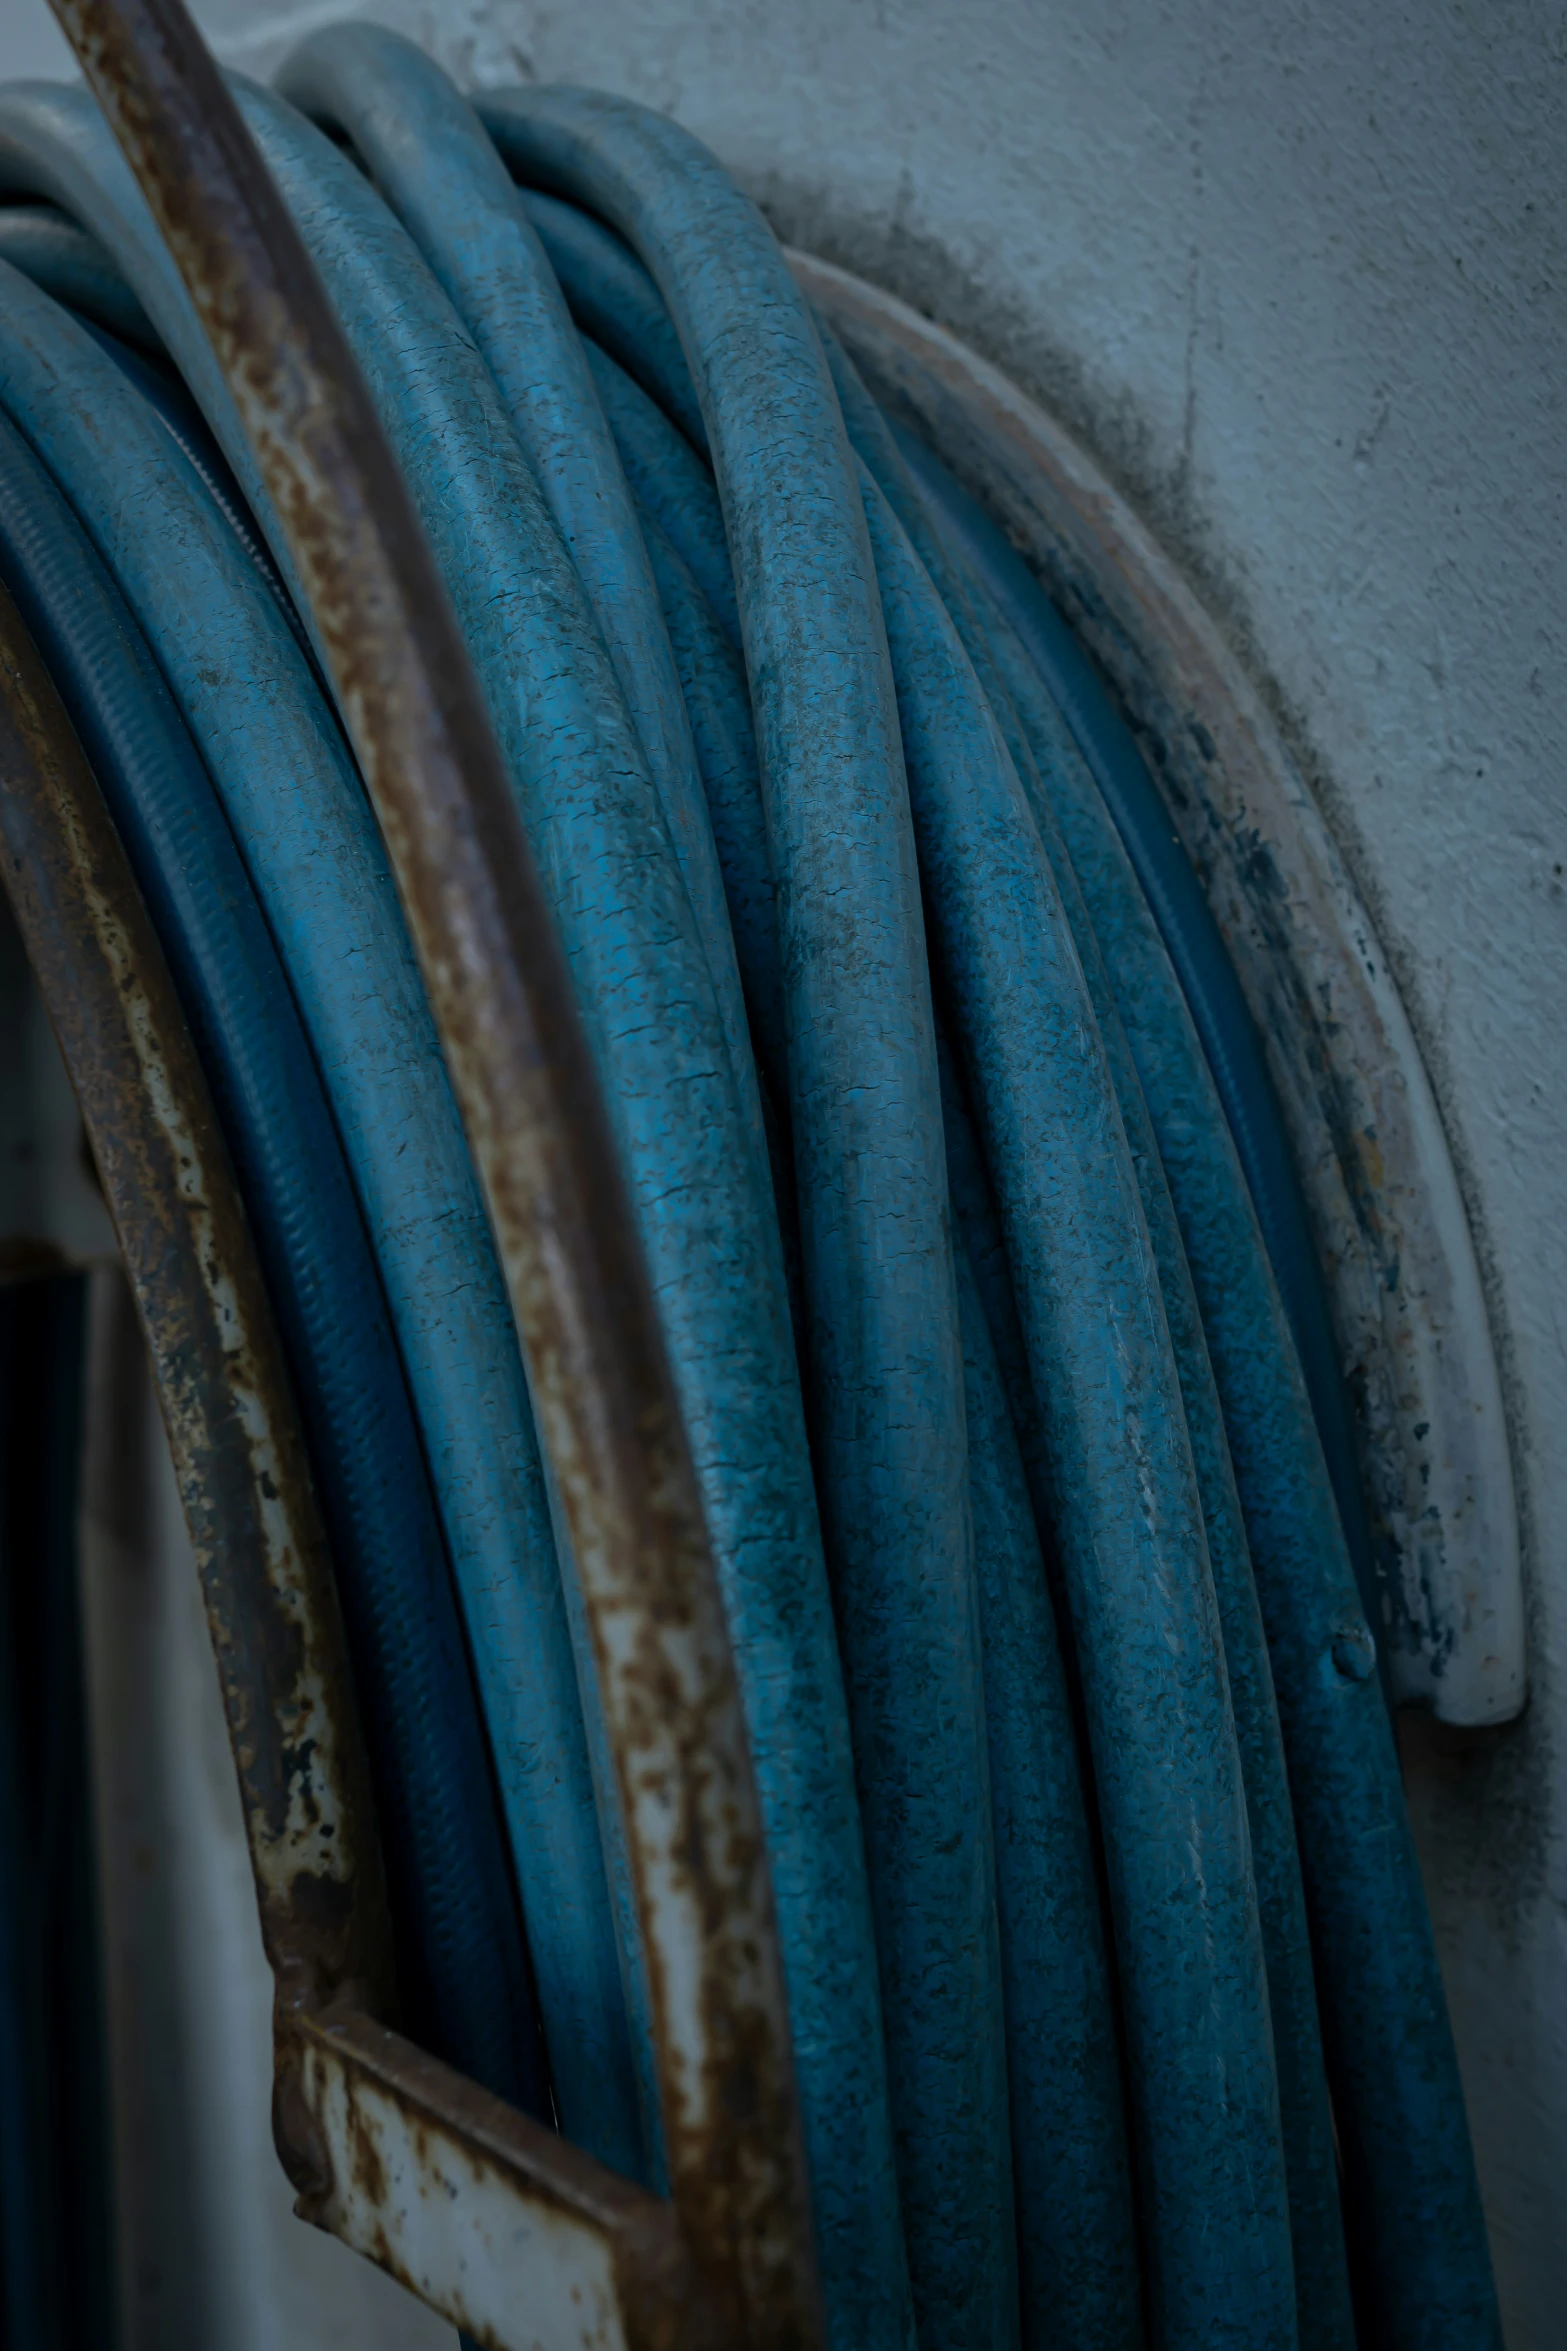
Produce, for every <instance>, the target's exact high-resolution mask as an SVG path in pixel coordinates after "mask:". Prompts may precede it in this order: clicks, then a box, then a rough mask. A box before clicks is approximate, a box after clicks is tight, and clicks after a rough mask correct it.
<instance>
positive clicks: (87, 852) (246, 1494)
mask: <svg viewBox="0 0 1567 2351" xmlns="http://www.w3.org/2000/svg"><path fill="white" fill-rule="evenodd" d="M0 878H3V881H4V885H5V888H6V891H7V893H8V894H9V897H10V900H11V904H12V906H13V908H14V910H15V913H16V916H17V920H18V924H19V927H20V929H21V932H22V936H23V939H24V942H25V944H26V947H27V950H28V954H29V957H30V959H31V962H32V965H33V969H34V972H35V974H36V976H37V979H38V982H39V985H40V988H41V990H42V993H43V996H44V1000H45V1003H46V1005H47V1008H48V1011H49V1015H50V1018H51V1021H52V1023H53V1026H54V1029H55V1033H56V1035H57V1037H58V1039H59V1043H60V1048H61V1051H62V1054H63V1056H64V1059H65V1063H66V1067H67V1069H68V1071H69V1074H70V1079H71V1083H72V1085H73V1087H74V1089H75V1092H76V1096H77V1100H78V1102H79V1103H80V1106H81V1112H82V1117H83V1121H84V1124H85V1126H86V1130H87V1134H88V1138H89V1141H90V1143H91V1145H92V1150H93V1155H94V1158H95V1160H96V1163H97V1166H98V1169H99V1173H100V1178H101V1181H102V1185H103V1191H104V1196H105V1198H106V1200H107V1203H108V1207H109V1211H110V1214H111V1216H112V1218H113V1221H114V1226H115V1230H116V1232H117V1234H118V1236H119V1241H120V1249H121V1254H122V1257H123V1261H124V1265H125V1270H126V1273H127V1275H128V1277H129V1280H130V1284H131V1289H132V1292H133V1294H134V1297H135V1300H136V1307H137V1313H138V1316H139V1319H140V1322H141V1325H142V1330H143V1333H144V1335H145V1338H146V1341H147V1348H148V1354H149V1357H150V1359H151V1363H152V1367H153V1374H154V1378H155V1381H156V1384H157V1389H158V1395H159V1401H160V1403H161V1406H162V1409H163V1416H164V1421H165V1425H166V1427H167V1429H168V1434H169V1443H170V1450H171V1452H172V1454H173V1458H174V1466H175V1472H176V1476H177V1478H178V1482H179V1488H180V1495H181V1500H182V1502H183V1505H184V1509H185V1515H186V1519H187V1522H188V1524H189V1527H190V1533H191V1539H192V1544H193V1547H194V1549H195V1553H196V1560H197V1565H198V1568H199V1570H200V1575H201V1582H202V1591H203V1596H204V1599H205V1602H206V1610H207V1622H208V1628H209V1631H210V1634H211V1638H212V1645H213V1651H214V1654H215V1657H216V1660H217V1665H218V1673H219V1680H220V1683H221V1686H222V1691H223V1701H224V1708H225V1712H226V1714H227V1718H228V1727H229V1738H230V1743H231V1745H232V1748H233V1753H234V1761H235V1768H236V1771H237V1774H238V1777H239V1783H240V1794H241V1801H242V1805H243V1809H244V1816H245V1828H246V1836H247V1839H248V1842H249V1847H250V1855H251V1862H252V1867H253V1870H254V1874H255V1880H256V1890H257V1898H258V1903H259V1907H260V1913H261V1929H262V1938H263V1942H264V1944H265V1947H266V1953H267V1958H268V1961H269V1963H270V1965H271V1967H272V1971H273V1976H274V1980H275V1984H276V2003H275V2044H276V2052H277V2061H276V2070H275V2079H274V2092H273V2117H274V2127H275V2134H276V2137H277V2142H278V2152H279V2154H280V2156H281V2157H282V2159H283V2162H284V2165H285V2168H286V2169H287V2170H288V2172H289V2175H290V2177H291V2178H292V2180H293V2182H294V2184H295V2186H296V2188H297V2189H298V2190H299V2191H300V2207H299V2208H300V2210H301V2212H302V2213H303V2215H304V2216H305V2217H306V2218H309V2219H312V2220H315V2221H316V2222H317V2223H318V2224H319V2225H321V2226H323V2227H328V2228H331V2229H333V2230H335V2231H336V2233H337V2234H339V2235H340V2236H342V2237H344V2238H345V2240H346V2241H347V2242H348V2243H349V2244H351V2245H353V2246H354V2247H355V2248H356V2249H357V2250H359V2251H361V2252H363V2253H365V2254H367V2255H368V2256H369V2257H370V2258H371V2259H372V2260H375V2261H377V2262H379V2263H380V2264H381V2266H382V2267H383V2268H385V2269H387V2270H389V2271H390V2272H391V2274H392V2275H393V2276H394V2277H396V2278H398V2279H399V2280H400V2281H401V2282H402V2283H403V2284H405V2285H408V2286H410V2287H411V2288H412V2289H413V2291H414V2292H416V2293H418V2294H420V2295H421V2296H422V2297H423V2298H424V2299H425V2300H426V2301H428V2302H430V2303H431V2304H432V2305H433V2306H434V2307H435V2308H436V2309H438V2310H440V2311H442V2312H443V2313H444V2314H445V2315H446V2316H447V2317H449V2318H451V2319H453V2320H454V2321H455V2322H456V2323H457V2324H458V2325H461V2326H466V2327H467V2328H468V2329H469V2331H470V2333H472V2334H473V2335H474V2337H475V2338H476V2340H478V2341H479V2342H481V2343H483V2344H485V2345H486V2346H488V2347H489V2351H687V2347H689V2351H708V2347H709V2346H716V2345H717V2343H718V2341H719V2340H720V2338H719V2336H718V2334H717V2332H716V2330H715V2328H714V2327H713V2326H712V2324H711V2322H710V2321H709V2320H708V2319H707V2317H706V2316H705V2311H706V2304H705V2301H704V2297H703V2294H702V2291H701V2287H700V2281H699V2280H698V2279H697V2278H696V2277H695V2276H694V2274H693V2272H692V2269H691V2265H690V2260H689V2257H688V2255H687V2253H686V2249H685V2245H684V2242H683V2240H682V2238H681V2235H680V2231H679V2227H678V2224H677V2222H676V2219H675V2215H674V2212H673V2209H672V2207H670V2206H669V2205H667V2204H664V2203H662V2202H660V2201H659V2200H658V2199H657V2198H654V2197H651V2196H648V2195H646V2194H644V2193H643V2191H642V2190H641V2189H639V2188H635V2187H633V2186H631V2185H629V2184H628V2183H626V2182H625V2181H622V2180H619V2179H617V2178H616V2177H615V2176H614V2174H613V2173H611V2172H608V2171H606V2170H605V2169H604V2168H603V2167H602V2166H601V2165H599V2164H596V2163H594V2162H593V2161H592V2160H591V2159H590V2158H589V2157H587V2156H585V2155H582V2154H580V2153H578V2152H577V2150H575V2149H574V2148H571V2147H568V2146H567V2145H566V2144H565V2142H564V2141H563V2140H561V2139H559V2138H557V2137H556V2136H555V2135H554V2133H552V2132H550V2131H547V2130H544V2129H542V2128H541V2127H540V2126H539V2125H538V2124H536V2123H533V2122H530V2121H529V2120H528V2119H527V2118H526V2117H525V2116H522V2115H519V2114H516V2113H514V2112H513V2111H512V2110H511V2109H510V2108H509V2107H506V2106H504V2105H503V2104H502V2103H501V2102H500V2101H499V2100H498V2099H495V2098H491V2097H490V2096H488V2095H487V2093H485V2092H483V2091H481V2090H478V2089H476V2088H475V2087H474V2085H473V2084H472V2083H470V2082H466V2081H464V2080H463V2079H462V2078H461V2076H460V2075H457V2074H454V2073H452V2072H451V2071H450V2069H449V2068H447V2067H446V2066H443V2065H441V2064H439V2063H438V2062H437V2061H436V2060H435V2059H434V2058H431V2057H428V2056H426V2055H424V2054H423V2053H422V2052H421V2051H419V2050H417V2049H415V2048H413V2047H412V2046H411V2044H410V2043H408V2042H407V2041H405V2040H403V2039H402V2038H401V2037H400V2036H399V2035H398V2034H397V2033H395V2032H393V2031H391V2030H390V2029H389V2028H388V2026H387V2025H385V2024H383V2023H378V2022H376V2021H375V2020H374V2018H373V2017H372V2016H371V2015H369V2014H367V2013H366V2006H367V2004H370V2005H373V2006H374V2007H376V2008H377V2009H379V2010H381V2011H382V2012H383V2013H384V2012H385V2011H387V2010H388V2009H389V2008H390V2006H391V1985H390V1942H389V1935H388V1929H387V1923H386V1916H385V1908H384V1897H383V1891H382V1884H381V1874H380V1858H379V1853H378V1850H377V1848H376V1844H375V1835H374V1824H373V1818H372V1812H371V1799H370V1793H369V1784H368V1777H367V1773H366V1768H365V1763H364V1756H363V1749H362V1746H361V1743H360V1736H359V1728H358V1722H357V1718H356V1714H355V1709H354V1703H353V1694H352V1688H351V1683H350V1678H349V1666H348V1660H347V1654H346V1650H345V1648H344V1644H343V1635H342V1627H341V1623H340V1619H339V1615H338V1608H337V1596H336V1591H335V1588H334V1586H333V1583H332V1579H331V1570H330V1565H329V1562H328V1559H327V1554H326V1547H325V1542H324V1538H323V1534H322V1530H321V1525H320V1521H319V1518H318V1516H317V1511H316V1503H315V1497H314V1494H313V1491H312V1489H311V1483H310V1476H309V1470H308V1467H307V1464H306V1459H305V1453H304V1446H303V1441H302V1438H301V1435H300V1430H299V1424H298V1420H297V1416H296V1412H295V1407H294V1401H293V1397H292V1394H291V1393H290V1390H289V1386H288V1380H287V1375H286V1372H285V1370H284V1366H283V1361H282V1356H281V1352H280V1349H279V1345H278V1340H277V1335H276V1331H275V1328H274V1326H273V1322H272V1315H271V1309H270V1306H269V1304H268V1301H267V1298H266V1294H265V1291H264V1289H263V1286H262V1279H261V1273H260V1268H259V1266H258V1264H257V1262H256V1258H255V1254H254V1248H253V1244H252V1241H251V1236H250V1231H249V1227H248V1225H247V1223H246V1220H245V1215H244V1210H243V1208H242V1206H241V1203H240V1200H239V1195H238V1192H237V1190H236V1189H235V1184H234V1178H233V1174H232V1171H231V1169H230V1167H229V1163H228V1159H227V1155H226V1152H225V1150H224V1146H223V1142H222V1138H221V1135H220V1133H219V1131H218V1126H217V1121H216V1117H215V1114H214V1111H213V1108H212V1104H211V1100H210V1097H209V1095H208V1093H207V1089H206V1083H205V1079H204V1077H203V1074H202V1071H201V1068H200V1065H199V1063H198V1060H197V1057H196V1051H195V1047H194V1045H193V1044H192V1042H191V1039H190V1035H189V1032H188V1030H187V1029H186V1026H185V1022H184V1018H183V1015H182V1013H181V1010H180V1006H179V1003H178V1000H177V998H176V996H175V992H174V987H173V983H172V981H171V980H170V978H169V974H168V970H167V967H166V965H165V963H164V961H163V957H162V953H161V950H160V948H159V946H158V942H157V938H156V935H155V933H154V931H153V928H152V924H151V920H150V918H149V916H148V914H147V911H146V909H145V907H144V905H143V903H142V901H141V898H140V896H139V893H138V891H137V888H136V884H135V880H134V878H133V876H132V874H131V871H130V867H129V864H128V862H127V860H126V857H125V853H124V850H123V848H122V846H121V844H120V841H119V838H118V836H117V835H116V833H115V831H114V826H113V822H112V820H111V818H110V816H109V813H108V810H107V809H106V807H105V806H104V803H103V800H102V798H101V796H100V795H99V792H98V788H97V785H96V784H95V782H94V780H93V778H92V775H91V773H90V772H89V770H88V768H87V765H86V762H85V760H84V759H83V757H82V754H81V751H80V748H79V747H78V745H77V742H76V739H75V736H74V735H73V734H72V732H71V729H70V724H69V721H68V720H67V718H66V716H65V712H64V710H63V708H62V706H61V704H60V702H59V700H58V698H57V696H56V695H55V692H54V688H53V686H52V684H51V682H50V680H49V678H48V676H47V674H46V673H45V671H44V669H43V667H42V664H41V663H40V661H39V659H38V656H37V653H36V652H35V650H34V648H33V646H32V644H31V642H30V641H29V639H28V637H27V635H26V632H25V629H24V627H23V624H22V622H21V619H20V617H19V615H18V614H17V612H16V608H15V606H14V605H13V604H12V603H11V601H10V598H9V597H8V596H7V595H6V593H5V591H4V589H3V587H0Z"/></svg>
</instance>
